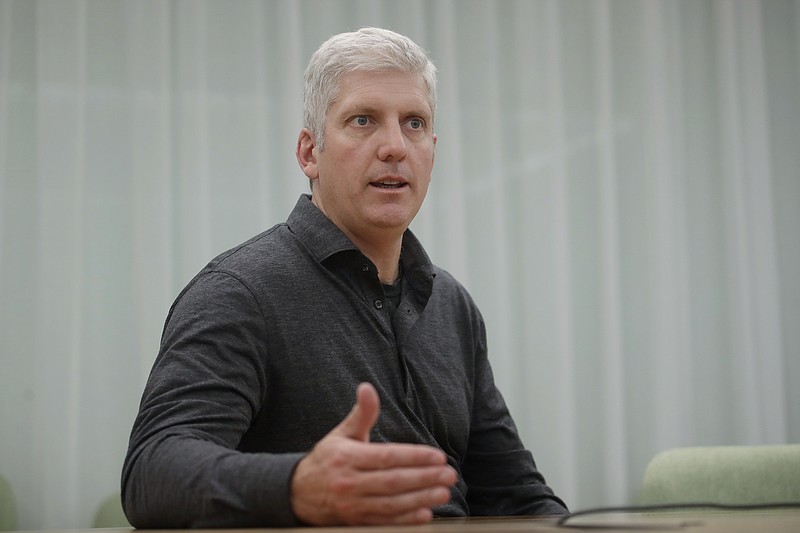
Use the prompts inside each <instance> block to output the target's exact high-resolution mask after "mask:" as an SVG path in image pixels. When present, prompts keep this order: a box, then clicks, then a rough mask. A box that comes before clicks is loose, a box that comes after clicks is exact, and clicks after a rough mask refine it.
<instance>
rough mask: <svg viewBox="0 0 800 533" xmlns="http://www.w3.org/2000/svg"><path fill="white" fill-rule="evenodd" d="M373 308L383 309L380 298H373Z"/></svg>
mask: <svg viewBox="0 0 800 533" xmlns="http://www.w3.org/2000/svg"><path fill="white" fill-rule="evenodd" d="M375 309H383V302H382V301H380V300H375Z"/></svg>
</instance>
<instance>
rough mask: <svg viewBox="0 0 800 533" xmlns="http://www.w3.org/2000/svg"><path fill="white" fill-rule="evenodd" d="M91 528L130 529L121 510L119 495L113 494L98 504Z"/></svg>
mask: <svg viewBox="0 0 800 533" xmlns="http://www.w3.org/2000/svg"><path fill="white" fill-rule="evenodd" d="M92 527H131V525H130V523H129V522H128V519H127V518H125V512H124V511H123V510H122V500H120V495H119V493H118V492H117V493H114V494H112V495H111V496H109V497H108V498H106V499H105V500H103V502H102V503H101V504H100V507H99V508H98V509H97V513H95V515H94V523H93V524H92Z"/></svg>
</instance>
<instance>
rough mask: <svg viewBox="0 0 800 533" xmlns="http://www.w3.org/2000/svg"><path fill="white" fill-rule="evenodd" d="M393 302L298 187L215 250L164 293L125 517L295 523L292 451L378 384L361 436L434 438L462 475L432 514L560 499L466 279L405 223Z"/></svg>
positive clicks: (143, 523)
mask: <svg viewBox="0 0 800 533" xmlns="http://www.w3.org/2000/svg"><path fill="white" fill-rule="evenodd" d="M401 262H402V270H403V273H404V274H403V283H404V290H403V291H402V296H401V300H400V303H399V305H398V306H397V308H396V309H395V310H394V312H393V313H390V309H389V302H387V301H386V296H385V294H384V291H383V287H382V285H381V283H380V280H379V278H378V275H377V269H376V267H375V265H374V264H373V263H372V262H371V261H370V260H369V259H368V258H367V257H366V256H365V255H364V254H362V253H361V252H360V251H359V250H358V248H356V247H355V245H354V244H353V243H352V242H351V241H350V240H349V239H348V238H347V237H346V236H345V235H344V234H343V233H342V232H341V231H340V230H339V229H338V228H337V227H336V226H335V225H334V224H333V223H332V222H331V221H330V220H329V219H328V218H327V217H325V215H324V214H323V213H322V212H321V211H320V210H319V209H317V207H316V206H314V205H313V203H312V202H311V201H310V197H308V196H305V195H303V196H301V198H300V199H299V201H298V203H297V205H296V206H295V208H294V210H293V211H292V213H291V215H290V216H289V218H288V220H287V222H286V223H284V224H279V225H277V226H275V227H273V228H271V229H270V230H267V231H265V232H264V233H262V234H260V235H258V236H256V237H254V238H252V239H250V240H248V241H247V242H245V243H243V244H241V245H239V246H237V247H236V248H234V249H232V250H229V251H227V252H225V253H223V254H221V255H220V256H218V257H216V258H215V259H214V260H212V261H211V262H210V263H209V264H208V265H207V266H206V267H205V268H204V269H203V270H202V271H201V272H200V273H199V274H198V275H197V276H195V278H194V279H192V280H191V282H190V283H189V284H188V285H187V286H186V288H185V289H184V290H183V291H182V292H181V293H180V294H179V295H178V297H177V299H176V301H175V303H174V304H173V306H172V308H171V309H170V312H169V314H168V317H167V320H166V323H165V326H164V331H163V336H162V342H161V348H160V351H159V354H158V357H157V358H156V361H155V363H154V366H153V369H152V372H151V375H150V377H149V379H148V382H147V385H146V387H145V391H144V394H143V398H142V402H141V405H140V410H139V414H138V416H137V418H136V421H135V423H134V427H133V431H132V434H131V440H130V446H129V450H128V454H127V457H126V459H125V464H124V466H123V478H122V491H123V494H122V496H123V504H124V506H125V510H126V513H127V514H128V517H129V520H130V521H131V523H132V524H133V525H134V526H137V527H246V526H287V525H297V521H296V519H295V517H294V516H293V514H292V511H291V502H290V499H289V487H290V481H291V475H292V472H293V470H294V467H295V466H296V464H297V462H298V461H299V460H300V459H301V458H302V457H303V455H304V454H305V453H307V452H308V451H309V450H310V449H311V448H312V447H313V446H314V444H315V443H316V442H318V441H319V440H320V439H321V438H322V437H323V436H325V435H326V434H327V433H328V432H329V431H330V430H331V429H332V428H333V427H335V426H336V425H337V424H338V423H339V422H340V421H341V420H342V419H343V418H344V417H345V416H346V415H347V414H348V412H349V411H350V409H351V407H352V405H353V403H354V401H355V390H356V387H357V385H358V384H359V383H361V382H364V381H367V382H370V383H372V384H373V385H374V386H375V388H376V389H377V391H378V394H379V396H380V400H381V413H380V417H379V419H378V421H377V423H376V425H375V426H374V428H373V430H372V433H371V435H370V438H371V440H372V441H375V442H407V443H419V444H426V445H430V446H435V447H438V448H440V449H442V450H443V451H444V452H445V453H446V454H447V457H448V461H449V463H450V465H451V466H453V467H454V468H455V469H456V471H457V472H458V474H459V477H458V481H457V483H456V486H455V487H454V488H453V491H452V499H451V501H450V503H448V504H446V505H443V506H441V507H439V508H436V509H434V512H435V514H437V515H439V516H467V515H480V514H484V515H485V514H492V515H502V514H559V513H563V512H566V510H565V507H564V505H563V503H562V502H561V501H560V500H559V499H558V498H557V497H555V496H554V495H553V493H552V491H551V490H550V489H549V487H547V486H546V485H545V483H544V479H543V478H542V476H541V475H540V474H539V472H538V471H537V469H536V466H535V464H534V461H533V458H532V456H531V454H530V452H528V451H527V450H525V448H524V447H523V446H522V443H521V442H520V440H519V437H518V435H517V430H516V427H515V426H514V423H513V421H512V419H511V416H510V415H509V413H508V410H507V408H506V405H505V403H504V401H503V398H502V396H501V394H500V393H499V391H498V390H497V388H496V387H495V385H494V380H493V377H492V372H491V368H490V365H489V361H488V358H487V349H486V340H485V332H484V324H483V320H482V318H481V316H480V313H479V311H478V309H477V307H476V306H475V304H474V302H473V301H472V299H471V297H470V296H469V294H468V293H467V291H466V290H465V289H464V288H463V287H462V286H461V285H460V284H459V283H458V282H457V281H456V280H455V279H454V278H453V277H452V276H451V275H450V274H449V273H447V272H446V271H444V270H441V269H439V268H437V267H435V266H434V265H433V264H432V263H431V261H430V259H429V258H428V256H427V254H426V253H425V251H424V249H423V248H422V246H421V245H420V243H419V242H418V240H417V239H416V238H415V237H414V235H413V234H412V233H411V232H410V231H407V232H406V233H405V235H404V238H403V245H402V254H401Z"/></svg>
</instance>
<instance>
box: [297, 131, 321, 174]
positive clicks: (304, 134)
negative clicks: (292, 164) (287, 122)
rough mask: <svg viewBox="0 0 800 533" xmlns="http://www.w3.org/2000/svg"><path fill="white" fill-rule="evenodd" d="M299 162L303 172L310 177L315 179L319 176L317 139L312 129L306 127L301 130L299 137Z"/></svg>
mask: <svg viewBox="0 0 800 533" xmlns="http://www.w3.org/2000/svg"><path fill="white" fill-rule="evenodd" d="M295 155H297V162H298V163H299V164H300V168H301V169H302V171H303V174H305V175H306V176H308V179H310V180H315V179H317V178H318V177H319V170H318V169H317V141H316V138H315V137H314V134H312V133H311V132H310V131H308V130H307V129H306V128H303V129H302V130H300V136H299V137H298V138H297V150H296V151H295Z"/></svg>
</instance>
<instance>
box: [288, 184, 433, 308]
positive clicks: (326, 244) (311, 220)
mask: <svg viewBox="0 0 800 533" xmlns="http://www.w3.org/2000/svg"><path fill="white" fill-rule="evenodd" d="M286 223H287V225H288V226H289V229H290V230H291V231H292V233H294V234H295V235H296V236H297V238H298V239H300V241H301V242H302V243H303V244H304V245H305V246H306V247H307V248H308V249H309V250H310V251H311V253H312V254H313V255H314V257H315V258H316V259H317V261H319V262H320V263H322V262H324V261H325V260H326V259H328V258H329V257H331V256H333V255H336V254H338V253H340V252H346V251H353V250H358V248H357V247H356V245H355V244H353V241H351V240H350V239H349V238H347V235H345V234H344V233H342V231H341V230H340V229H339V228H338V227H337V226H336V224H334V223H333V222H331V220H330V219H329V218H328V217H326V216H325V214H324V213H323V212H322V211H320V209H319V208H318V207H317V206H316V205H314V204H313V203H312V202H311V196H310V195H308V194H302V195H300V198H299V199H298V200H297V204H295V206H294V209H293V210H292V212H291V214H289V218H288V220H287V221H286ZM400 261H401V262H402V264H403V271H404V275H405V276H406V279H407V281H409V282H410V283H411V284H412V286H413V287H414V288H415V289H419V290H423V291H424V292H426V293H428V294H430V290H431V287H432V284H433V278H434V276H435V273H434V268H433V264H432V263H431V260H430V258H429V257H428V254H427V253H426V252H425V249H424V248H423V247H422V244H421V243H420V242H419V240H417V238H416V237H415V236H414V234H413V233H412V232H411V230H406V232H405V233H404V234H403V248H402V254H401V256H400Z"/></svg>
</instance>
